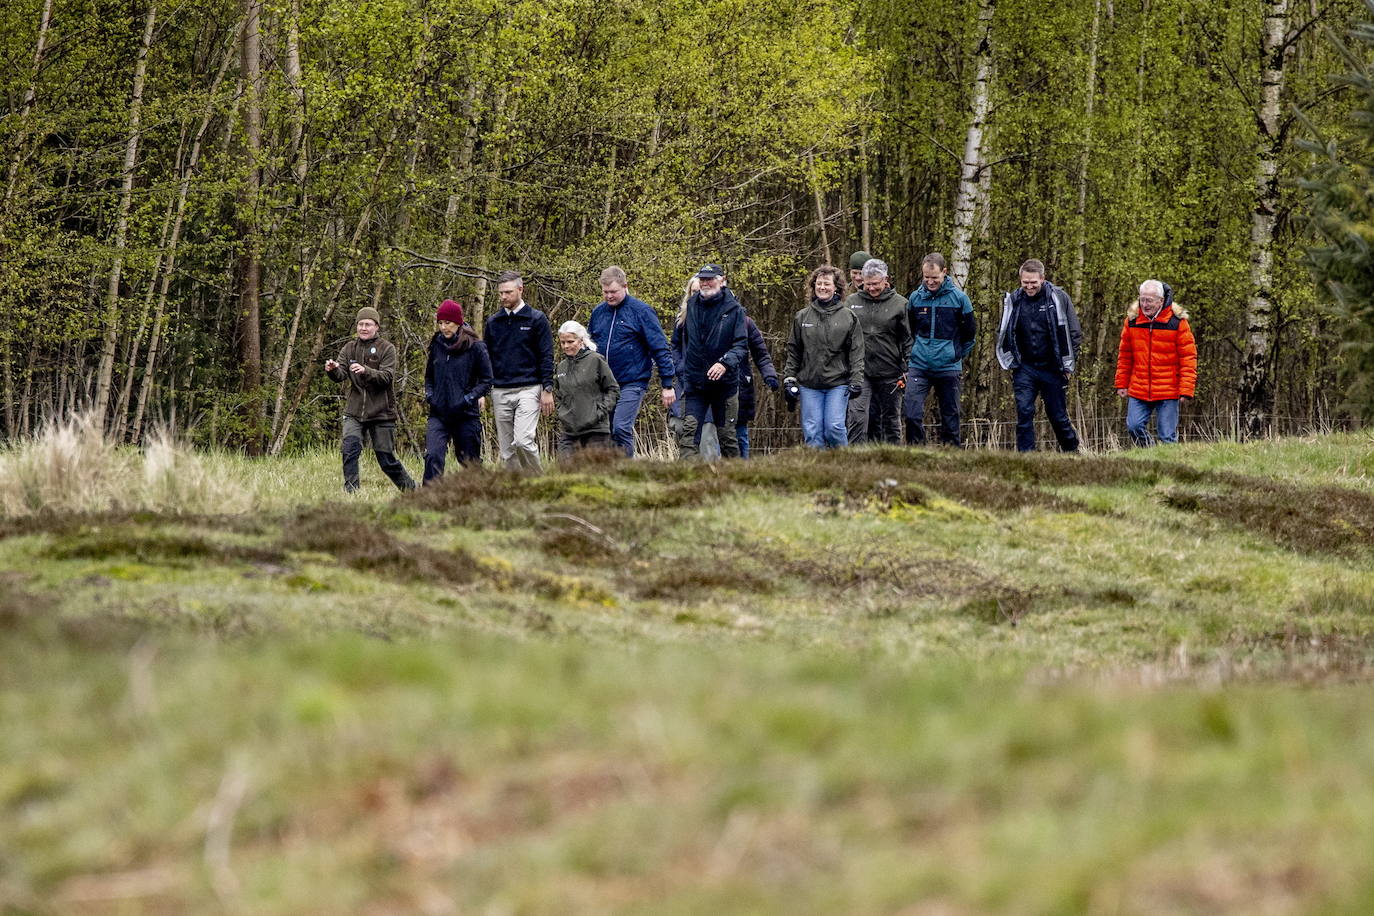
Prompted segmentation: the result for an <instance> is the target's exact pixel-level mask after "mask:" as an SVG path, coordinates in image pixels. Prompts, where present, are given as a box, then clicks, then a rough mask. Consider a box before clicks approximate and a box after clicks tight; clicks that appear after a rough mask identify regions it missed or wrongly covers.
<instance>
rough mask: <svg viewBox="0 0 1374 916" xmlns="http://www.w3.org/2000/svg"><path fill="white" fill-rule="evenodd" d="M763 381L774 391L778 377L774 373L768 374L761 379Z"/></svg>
mask: <svg viewBox="0 0 1374 916" xmlns="http://www.w3.org/2000/svg"><path fill="white" fill-rule="evenodd" d="M763 383H764V384H765V385H767V386H768V387H769V388H771V389H772V390H774V391H777V390H778V377H777V376H776V375H770V376H768V377H767V378H765V379H764V380H763Z"/></svg>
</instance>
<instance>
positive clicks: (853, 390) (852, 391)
mask: <svg viewBox="0 0 1374 916" xmlns="http://www.w3.org/2000/svg"><path fill="white" fill-rule="evenodd" d="M863 393H864V386H863V385H850V386H849V396H850V397H851V398H857V397H858V396H859V395H861V394H863Z"/></svg>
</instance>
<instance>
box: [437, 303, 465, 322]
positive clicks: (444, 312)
mask: <svg viewBox="0 0 1374 916" xmlns="http://www.w3.org/2000/svg"><path fill="white" fill-rule="evenodd" d="M434 318H435V320H436V321H452V322H453V323H454V324H462V323H463V307H462V306H461V305H459V304H458V303H457V302H455V301H454V300H452V299H445V300H444V304H443V305H441V306H439V314H438V315H435V316H434Z"/></svg>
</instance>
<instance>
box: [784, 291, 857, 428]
mask: <svg viewBox="0 0 1374 916" xmlns="http://www.w3.org/2000/svg"><path fill="white" fill-rule="evenodd" d="M843 284H844V275H843V274H841V273H840V271H839V269H838V268H835V267H831V266H830V265H828V264H827V265H825V266H824V267H817V268H816V269H815V270H813V271H812V272H811V276H810V277H808V278H807V280H806V292H807V299H808V300H809V301H808V304H807V306H806V308H804V309H802V310H801V311H800V312H797V314H796V315H795V316H794V317H793V319H792V336H791V337H789V338H788V340H787V366H786V368H785V369H784V370H783V375H784V376H786V378H784V379H783V387H784V388H785V389H786V390H788V391H792V390H796V389H800V391H799V394H800V396H801V424H802V439H803V440H804V441H805V442H806V444H807V445H809V446H811V447H812V448H839V447H841V446H843V445H848V444H849V431H848V429H847V428H846V419H847V414H848V407H849V398H850V397H851V396H852V395H857V394H858V393H859V392H861V391H862V390H863V378H864V332H863V328H862V327H860V326H859V319H858V318H856V317H855V315H854V313H853V312H852V311H850V310H849V309H847V308H845V307H844V297H843V296H842V295H841V293H840V290H841V288H842V286H843Z"/></svg>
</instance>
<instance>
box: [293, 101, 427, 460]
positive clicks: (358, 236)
mask: <svg viewBox="0 0 1374 916" xmlns="http://www.w3.org/2000/svg"><path fill="white" fill-rule="evenodd" d="M400 132H401V124H400V122H397V123H396V125H395V126H394V127H392V129H391V136H390V137H388V138H387V141H386V145H385V146H384V147H383V148H382V155H381V156H380V157H379V158H378V160H377V168H376V169H374V170H373V182H372V183H373V185H374V186H375V185H376V183H377V181H378V180H379V179H380V178H381V176H382V174H383V173H384V172H385V171H386V169H387V166H388V165H389V164H390V162H391V157H392V154H393V152H394V151H395V148H396V138H397V137H398V136H399V135H400ZM372 206H373V202H372V201H371V200H369V201H368V202H367V203H365V204H364V205H363V209H362V212H361V213H359V214H358V222H357V223H356V224H355V225H354V227H353V235H352V237H351V238H350V239H349V241H348V245H347V247H346V249H345V250H346V251H350V252H353V251H357V249H358V243H359V242H361V241H362V237H363V232H364V230H366V229H367V226H368V224H369V223H370V222H371V220H372ZM352 263H353V262H352V261H351V260H350V261H349V265H351V264H352ZM352 275H353V272H352V267H351V266H348V265H346V266H345V267H344V268H343V269H342V270H340V271H339V278H338V280H337V281H335V283H334V287H333V289H331V290H330V293H329V299H328V301H327V302H326V303H325V308H324V315H323V316H321V317H320V323H319V324H318V325H316V326H315V335H314V337H313V338H312V339H311V342H310V353H309V355H308V356H307V357H306V360H305V365H304V366H303V367H302V369H301V376H300V378H299V379H297V380H296V387H295V390H294V391H293V392H292V393H291V401H290V403H289V404H288V405H287V406H286V409H285V411H284V412H283V413H282V418H281V422H280V423H278V424H277V431H276V434H275V435H274V436H273V437H272V441H271V444H270V445H269V446H268V454H271V455H276V454H279V453H280V452H281V450H282V447H283V446H284V445H285V444H286V437H287V435H289V434H290V432H291V424H292V423H294V422H295V419H296V413H297V411H299V410H300V406H301V401H303V400H304V399H305V393H306V392H307V391H309V390H310V383H311V381H313V380H314V378H315V372H316V370H317V369H318V368H319V363H320V354H321V353H322V352H323V351H324V338H325V334H326V333H328V330H329V322H330V321H331V320H332V319H333V317H334V310H335V309H336V308H337V307H338V305H339V297H340V296H342V295H343V291H344V287H345V286H346V285H347V283H348V280H349V278H350V277H351V276H352Z"/></svg>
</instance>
